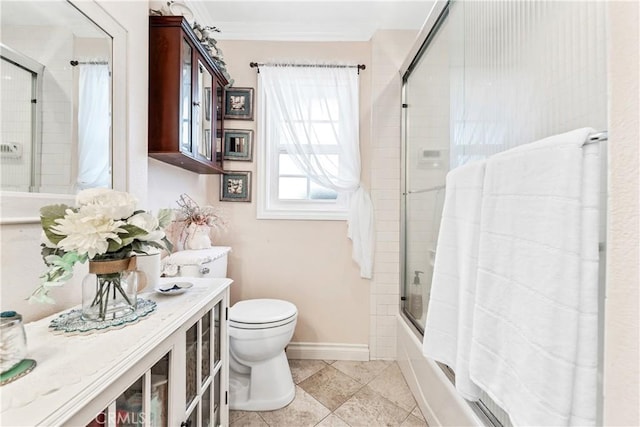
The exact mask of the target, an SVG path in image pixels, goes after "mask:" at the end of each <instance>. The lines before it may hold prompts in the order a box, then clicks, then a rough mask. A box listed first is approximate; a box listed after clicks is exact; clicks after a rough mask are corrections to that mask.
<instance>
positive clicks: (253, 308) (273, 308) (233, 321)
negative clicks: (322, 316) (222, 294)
mask: <svg viewBox="0 0 640 427" xmlns="http://www.w3.org/2000/svg"><path fill="white" fill-rule="evenodd" d="M297 316H298V309H297V308H296V306H295V305H294V304H292V303H290V302H288V301H283V300H278V299H250V300H244V301H239V302H237V303H236V304H234V305H233V307H231V308H230V309H229V326H230V327H234V328H239V329H268V328H275V327H278V326H282V325H286V324H288V323H291V322H293V321H295V320H296V318H297Z"/></svg>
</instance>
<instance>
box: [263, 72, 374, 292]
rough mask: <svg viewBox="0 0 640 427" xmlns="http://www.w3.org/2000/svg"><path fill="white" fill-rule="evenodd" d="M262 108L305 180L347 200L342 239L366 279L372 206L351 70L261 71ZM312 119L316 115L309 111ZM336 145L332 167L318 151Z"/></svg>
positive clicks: (354, 74)
mask: <svg viewBox="0 0 640 427" xmlns="http://www.w3.org/2000/svg"><path fill="white" fill-rule="evenodd" d="M259 76H260V84H261V85H262V93H263V94H264V96H266V97H267V100H266V102H265V104H264V105H266V108H269V109H270V111H269V114H271V115H273V117H274V118H275V120H273V121H270V123H279V124H280V127H281V128H280V129H271V130H268V131H269V132H277V133H278V134H279V135H280V137H281V138H283V139H284V141H283V142H284V143H285V144H286V147H287V148H286V149H287V154H289V155H290V156H291V158H292V159H293V161H294V162H295V163H296V165H297V166H298V167H299V168H300V169H301V170H302V171H304V172H305V173H306V174H307V175H308V176H309V178H310V179H311V180H312V181H313V182H315V183H317V184H318V185H322V186H324V187H327V188H330V189H333V190H335V191H337V192H340V193H347V194H349V196H350V208H349V215H348V220H347V221H348V237H349V238H350V239H351V240H352V242H353V259H354V260H355V261H356V262H357V263H358V265H359V266H360V275H361V276H362V277H364V278H367V279H370V278H371V276H372V269H373V205H372V203H371V198H370V197H369V194H368V192H367V191H366V190H365V189H364V188H363V187H362V185H361V182H360V145H359V144H360V140H359V108H358V106H359V90H358V73H357V69H356V68H347V67H332V66H318V67H314V66H286V65H264V66H261V67H260V73H259ZM312 109H320V110H321V111H320V114H319V115H321V116H325V117H327V121H326V122H325V123H327V124H329V126H330V132H322V135H319V133H318V132H319V131H318V129H317V127H316V126H313V125H312V124H311V123H310V122H309V121H308V120H306V119H308V118H309V117H310V115H311V114H312ZM313 115H314V116H316V117H317V116H318V111H317V110H316V111H313ZM325 144H337V145H338V147H339V149H338V150H339V156H338V164H332V161H331V160H329V159H327V156H325V155H323V154H324V151H323V150H322V146H323V145H325Z"/></svg>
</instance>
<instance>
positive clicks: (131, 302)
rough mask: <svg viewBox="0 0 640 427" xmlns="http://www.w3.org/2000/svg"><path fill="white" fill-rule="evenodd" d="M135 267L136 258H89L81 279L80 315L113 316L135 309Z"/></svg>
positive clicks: (102, 318) (86, 317)
mask: <svg viewBox="0 0 640 427" xmlns="http://www.w3.org/2000/svg"><path fill="white" fill-rule="evenodd" d="M137 291H138V271H137V270H136V258H135V257H131V258H127V259H122V260H109V261H90V262H89V274H88V275H87V276H86V277H85V278H84V279H83V280H82V319H83V320H91V321H105V320H114V319H118V318H121V317H124V316H127V315H129V314H131V313H133V312H134V311H135V309H136V303H137Z"/></svg>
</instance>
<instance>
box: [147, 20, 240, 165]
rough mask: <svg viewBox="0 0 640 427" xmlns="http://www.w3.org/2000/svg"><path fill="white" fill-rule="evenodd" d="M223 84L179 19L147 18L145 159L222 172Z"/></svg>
mask: <svg viewBox="0 0 640 427" xmlns="http://www.w3.org/2000/svg"><path fill="white" fill-rule="evenodd" d="M227 84H228V81H227V80H226V78H225V77H224V76H223V74H222V73H221V72H220V70H219V69H218V67H217V66H216V64H215V63H214V61H213V60H212V59H211V56H210V55H209V53H208V52H207V51H206V50H205V49H204V48H203V46H202V44H201V43H200V42H199V41H198V39H197V38H196V35H195V34H194V32H193V30H192V29H191V26H190V25H189V23H188V22H187V20H186V19H184V18H183V17H182V16H150V17H149V156H150V157H152V158H155V159H158V160H161V161H163V162H167V163H170V164H172V165H175V166H179V167H182V168H184V169H187V170H190V171H193V172H196V173H200V174H214V173H222V172H223V161H222V141H221V136H222V131H223V120H222V100H223V99H224V98H223V96H224V87H225V86H226V85H227Z"/></svg>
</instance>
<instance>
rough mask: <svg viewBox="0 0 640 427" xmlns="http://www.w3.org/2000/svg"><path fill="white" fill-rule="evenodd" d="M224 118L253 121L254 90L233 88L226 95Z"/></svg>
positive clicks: (250, 88)
mask: <svg viewBox="0 0 640 427" xmlns="http://www.w3.org/2000/svg"><path fill="white" fill-rule="evenodd" d="M224 97H225V99H224V118H225V120H226V119H231V120H253V88H252V87H232V88H229V89H227V90H226V92H225V95H224Z"/></svg>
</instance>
